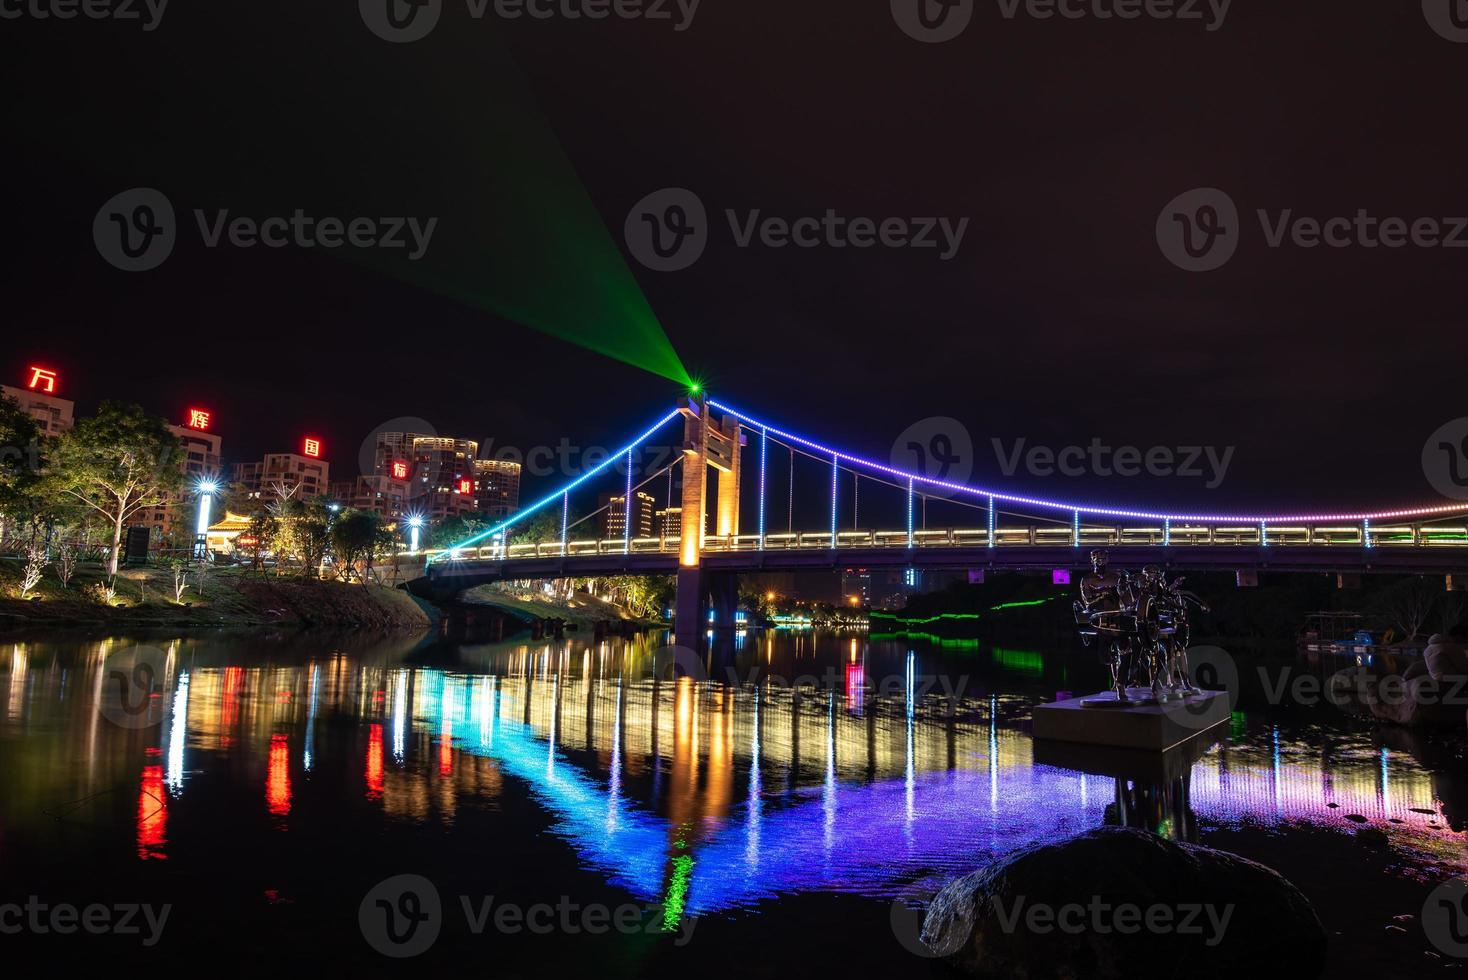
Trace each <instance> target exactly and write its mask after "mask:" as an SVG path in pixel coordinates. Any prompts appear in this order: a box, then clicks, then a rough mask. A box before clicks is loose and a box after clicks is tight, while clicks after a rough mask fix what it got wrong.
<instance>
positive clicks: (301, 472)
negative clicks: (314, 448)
mask: <svg viewBox="0 0 1468 980" xmlns="http://www.w3.org/2000/svg"><path fill="white" fill-rule="evenodd" d="M330 472H331V467H330V464H329V463H327V462H326V460H324V459H313V458H312V457H310V456H302V455H300V454H299V453H267V454H266V455H265V458H264V459H262V460H261V461H260V462H258V463H236V464H235V466H234V482H235V483H237V484H239V485H240V487H241V488H242V489H243V491H244V493H245V495H246V496H247V497H248V498H249V499H251V500H259V501H261V502H263V503H269V502H270V501H271V500H273V499H274V498H275V496H276V491H275V487H276V486H277V485H279V486H281V487H283V488H285V490H286V491H287V493H289V494H291V495H292V496H294V497H297V498H305V497H319V496H321V495H323V494H325V493H326V489H327V486H328V485H329V484H328V477H329V475H330Z"/></svg>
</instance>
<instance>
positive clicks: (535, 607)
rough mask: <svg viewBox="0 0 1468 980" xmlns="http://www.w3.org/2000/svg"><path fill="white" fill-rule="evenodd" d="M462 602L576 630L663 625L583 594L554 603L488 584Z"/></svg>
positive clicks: (515, 616)
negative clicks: (599, 626) (600, 625)
mask: <svg viewBox="0 0 1468 980" xmlns="http://www.w3.org/2000/svg"><path fill="white" fill-rule="evenodd" d="M463 599H464V601H465V602H469V603H473V604H475V605H479V606H490V607H492V608H495V609H498V610H499V611H501V612H503V613H504V614H505V615H507V616H511V617H513V618H515V619H521V620H526V621H529V620H532V619H560V620H564V621H565V622H566V623H568V624H574V625H575V626H576V627H577V628H579V629H591V628H592V627H594V626H595V625H596V624H597V623H631V624H634V625H637V626H646V627H649V628H651V627H657V626H661V625H663V624H661V623H657V622H653V621H652V620H643V619H638V618H637V617H636V616H633V615H632V614H631V613H629V612H628V611H627V610H626V609H623V608H622V607H621V606H618V605H616V604H615V603H611V602H607V601H606V600H605V599H599V598H597V597H596V596H593V595H588V594H586V593H585V592H578V593H576V594H575V595H573V596H571V598H570V599H567V600H565V601H562V602H558V601H555V600H552V599H549V598H547V597H545V596H543V595H539V594H531V593H520V592H511V591H508V590H506V589H503V588H498V587H496V586H492V585H482V586H480V587H478V588H476V589H469V590H468V591H466V592H465V593H464V595H463Z"/></svg>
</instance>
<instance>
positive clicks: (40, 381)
mask: <svg viewBox="0 0 1468 980" xmlns="http://www.w3.org/2000/svg"><path fill="white" fill-rule="evenodd" d="M30 372H31V379H30V380H29V381H27V382H26V383H25V386H26V387H27V388H29V389H30V390H31V391H39V392H41V393H43V394H47V395H54V394H56V384H57V382H58V381H60V380H61V379H60V377H58V376H57V374H56V372H55V371H52V370H51V369H49V368H43V367H36V366H34V365H32V366H31V369H30Z"/></svg>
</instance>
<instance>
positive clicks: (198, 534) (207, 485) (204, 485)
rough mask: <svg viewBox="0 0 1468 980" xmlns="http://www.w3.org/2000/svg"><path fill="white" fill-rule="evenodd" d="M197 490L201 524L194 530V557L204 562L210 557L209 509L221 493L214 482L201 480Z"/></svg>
mask: <svg viewBox="0 0 1468 980" xmlns="http://www.w3.org/2000/svg"><path fill="white" fill-rule="evenodd" d="M196 489H197V490H198V492H199V523H198V525H197V526H196V527H195V528H194V557H195V558H196V559H198V560H199V561H204V560H205V559H207V558H208V557H209V508H210V505H211V504H212V503H213V502H214V495H215V494H216V493H218V492H219V484H218V483H217V482H215V481H214V480H208V479H205V480H200V481H199V483H198V486H197V488H196Z"/></svg>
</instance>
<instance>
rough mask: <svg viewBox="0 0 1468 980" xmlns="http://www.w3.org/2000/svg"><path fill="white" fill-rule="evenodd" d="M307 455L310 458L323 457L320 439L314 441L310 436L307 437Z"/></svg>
mask: <svg viewBox="0 0 1468 980" xmlns="http://www.w3.org/2000/svg"><path fill="white" fill-rule="evenodd" d="M305 455H307V456H310V457H312V458H320V456H321V440H320V439H312V438H311V437H310V436H307V437H306V446H305Z"/></svg>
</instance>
